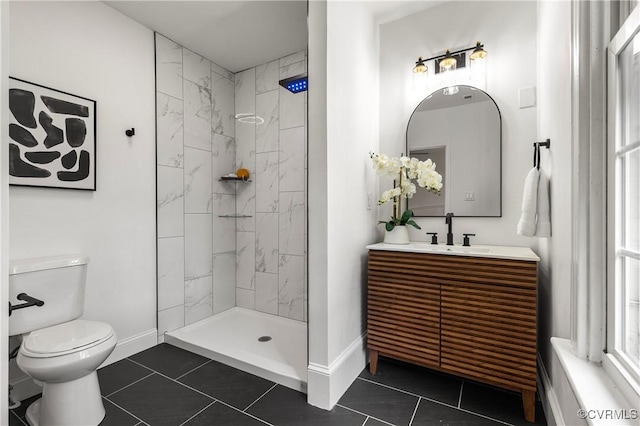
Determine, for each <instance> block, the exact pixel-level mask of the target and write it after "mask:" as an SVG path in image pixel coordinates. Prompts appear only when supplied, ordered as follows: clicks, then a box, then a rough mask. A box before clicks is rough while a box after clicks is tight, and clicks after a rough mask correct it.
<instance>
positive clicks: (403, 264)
mask: <svg viewBox="0 0 640 426" xmlns="http://www.w3.org/2000/svg"><path fill="white" fill-rule="evenodd" d="M428 263H429V260H428V257H425V256H424V255H422V256H420V255H417V256H416V254H413V253H402V252H385V251H376V250H372V251H370V252H369V263H368V274H369V281H368V315H367V322H368V347H369V349H373V350H376V351H379V352H380V353H381V354H382V355H388V356H391V357H393V358H397V359H401V360H404V361H408V362H412V363H415V364H420V365H424V366H428V367H438V366H439V365H440V285H439V284H437V283H434V281H433V280H432V279H431V278H430V277H429V276H428V275H425V274H424V270H425V268H427V269H428V267H429V265H428Z"/></svg>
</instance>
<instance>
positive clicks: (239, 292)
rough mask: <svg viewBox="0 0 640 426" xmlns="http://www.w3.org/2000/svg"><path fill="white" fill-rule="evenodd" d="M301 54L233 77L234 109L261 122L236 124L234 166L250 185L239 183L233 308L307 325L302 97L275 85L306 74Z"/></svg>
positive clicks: (304, 54) (304, 137)
mask: <svg viewBox="0 0 640 426" xmlns="http://www.w3.org/2000/svg"><path fill="white" fill-rule="evenodd" d="M306 64H307V60H306V52H304V51H302V52H298V53H295V54H293V55H289V56H286V57H284V58H281V59H278V60H275V61H272V62H269V63H267V64H263V65H260V66H257V67H255V68H250V69H247V70H245V71H242V72H240V73H237V74H236V75H235V108H236V114H238V113H255V114H256V115H257V116H258V117H260V118H262V119H264V123H262V124H259V123H260V121H258V123H256V124H252V123H242V122H239V121H236V131H235V135H236V165H237V167H244V168H247V169H248V170H249V171H250V172H251V174H252V182H250V183H247V184H244V183H238V184H237V192H236V211H237V213H238V214H239V215H247V216H250V217H247V218H241V219H238V220H237V221H236V232H237V234H236V244H237V251H236V305H237V306H241V307H244V308H249V309H254V310H256V311H261V312H266V313H269V314H273V315H279V316H282V317H286V318H291V319H295V320H300V321H306V320H307V312H306V309H307V280H306V264H307V262H306V255H307V253H306V241H307V235H306V230H307V226H306V220H307V219H306V210H307V209H306V187H307V185H306V176H307V170H306V167H307V166H306V164H307V162H306V145H307V144H306V135H307V131H306V124H307V113H306V111H307V107H306V101H307V93H306V92H303V93H297V94H293V93H291V92H289V91H288V90H286V89H284V88H282V87H281V86H279V84H278V82H279V80H280V79H283V78H287V77H291V76H294V75H297V74H301V73H304V72H306V69H307V67H306Z"/></svg>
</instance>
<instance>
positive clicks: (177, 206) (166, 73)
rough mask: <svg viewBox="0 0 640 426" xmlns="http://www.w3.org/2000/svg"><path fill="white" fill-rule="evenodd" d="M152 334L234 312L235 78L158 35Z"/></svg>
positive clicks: (161, 334) (161, 336)
mask: <svg viewBox="0 0 640 426" xmlns="http://www.w3.org/2000/svg"><path fill="white" fill-rule="evenodd" d="M156 90H157V201H158V209H157V211H158V234H157V235H158V334H159V337H160V338H161V339H162V338H163V334H164V332H165V331H171V330H175V329H178V328H180V327H183V326H185V325H188V324H191V323H193V322H196V321H199V320H201V319H204V318H206V317H209V316H211V315H213V314H215V313H218V312H222V311H224V310H226V309H229V308H231V307H233V306H235V297H236V294H235V282H236V277H235V275H236V265H235V263H236V252H235V251H236V232H235V219H233V218H231V219H229V218H221V217H219V215H225V214H235V205H236V195H235V187H234V184H228V183H224V182H220V181H218V178H219V177H220V176H222V175H225V174H227V173H232V172H233V171H235V170H236V165H235V159H236V152H235V130H236V129H235V119H234V102H235V101H234V75H233V73H231V72H229V71H227V70H225V69H224V68H222V67H220V66H218V65H216V64H215V63H212V62H210V61H209V60H207V59H205V58H203V57H201V56H199V55H197V54H196V53H194V52H191V51H190V50H188V49H186V48H183V47H182V46H180V45H178V44H176V43H174V42H173V41H171V40H169V39H167V38H165V37H163V36H161V35H160V34H156Z"/></svg>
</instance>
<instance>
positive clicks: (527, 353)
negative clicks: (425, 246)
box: [367, 250, 537, 422]
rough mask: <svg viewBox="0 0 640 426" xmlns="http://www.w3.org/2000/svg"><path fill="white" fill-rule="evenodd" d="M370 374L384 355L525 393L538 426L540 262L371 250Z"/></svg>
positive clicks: (526, 409)
mask: <svg viewBox="0 0 640 426" xmlns="http://www.w3.org/2000/svg"><path fill="white" fill-rule="evenodd" d="M368 277H369V279H368V309H367V318H368V343H367V346H368V348H369V357H370V366H369V368H370V371H371V373H372V374H375V373H376V370H377V363H378V354H382V355H384V356H388V357H391V358H396V359H399V360H402V361H406V362H410V363H413V364H418V365H422V366H425V367H429V368H433V369H436V370H440V371H444V372H447V373H451V374H455V375H459V376H462V377H466V378H470V379H473V380H476V381H479V382H484V383H488V384H491V385H495V386H498V387H502V388H506V389H511V390H515V391H518V392H521V393H522V401H523V406H524V416H525V419H526V420H527V421H530V422H533V421H534V420H535V392H536V301H537V262H535V261H530V260H512V259H501V258H489V257H473V256H462V255H447V254H433V253H414V252H402V251H385V250H370V251H369V263H368Z"/></svg>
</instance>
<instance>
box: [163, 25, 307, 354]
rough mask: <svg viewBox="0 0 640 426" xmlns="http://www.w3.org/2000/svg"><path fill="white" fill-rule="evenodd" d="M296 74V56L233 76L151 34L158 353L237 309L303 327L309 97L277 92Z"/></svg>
mask: <svg viewBox="0 0 640 426" xmlns="http://www.w3.org/2000/svg"><path fill="white" fill-rule="evenodd" d="M303 72H306V53H305V52H304V51H302V52H296V53H293V54H291V55H288V56H286V57H283V58H280V59H276V60H274V61H271V62H269V63H266V64H262V65H259V66H256V67H254V68H249V69H247V70H244V71H241V72H238V73H236V74H234V73H232V72H230V71H228V70H226V69H224V68H222V67H220V66H218V65H217V64H215V63H213V62H211V61H209V60H207V59H205V58H203V57H201V56H199V55H197V54H196V53H194V52H192V51H190V50H188V49H186V48H184V47H182V46H180V45H178V44H176V43H174V42H173V41H171V40H169V39H167V38H165V37H163V36H162V35H160V34H156V90H157V206H158V208H157V215H158V232H157V237H158V336H159V340H160V341H164V339H165V333H166V332H174V331H176V330H177V331H176V332H179V330H180V329H182V328H183V327H186V326H189V325H191V324H195V323H199V322H202V321H203V320H206V319H208V318H212V317H215V316H216V314H220V313H222V312H225V311H227V310H229V309H231V308H234V307H238V308H245V309H250V310H252V311H256V312H260V313H265V314H270V316H278V317H282V318H283V319H288V320H295V322H301V324H302V322H303V321H306V318H307V312H306V306H307V303H306V296H307V291H306V174H307V173H306V133H307V132H306V93H299V94H292V93H290V92H288V91H287V90H286V89H284V88H282V87H280V86H279V84H278V81H279V80H280V79H282V78H287V77H290V76H293V75H297V74H300V73H303ZM243 113H244V114H255V116H257V117H260V118H256V119H251V118H250V119H249V120H248V121H249V122H245V120H243V121H239V120H236V119H235V116H236V114H243ZM261 119H263V120H264V122H263V123H262V124H258V123H260V122H261V121H262V120H261ZM256 120H258V121H257V123H254V122H255V121H256ZM241 167H242V168H246V169H248V170H249V171H250V173H251V177H250V179H251V182H229V181H220V180H219V178H220V177H221V176H224V175H227V174H229V173H233V172H235V170H236V169H238V168H241ZM236 309H237V308H236ZM227 324H228V323H227ZM278 324H282V322H280V323H278ZM212 327H215V326H214V325H212ZM293 327H294V328H296V329H298V328H300V327H297V326H296V325H295V324H294V325H293ZM303 328H304V332H305V335H306V327H303ZM302 346H305V347H304V348H300V350H301V351H305V355H304V358H305V362H306V343H305V344H304V345H302Z"/></svg>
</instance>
